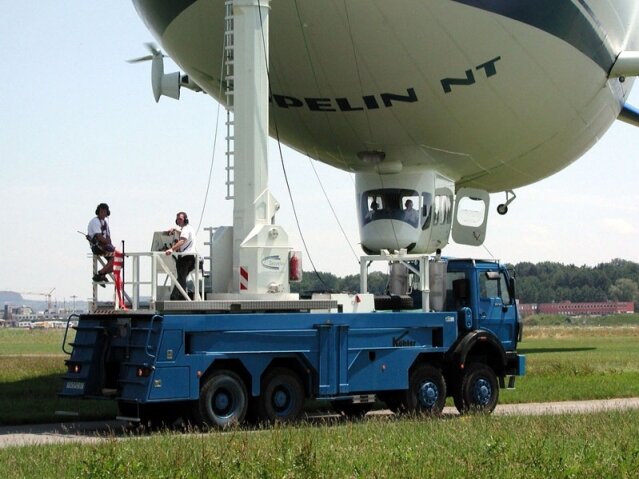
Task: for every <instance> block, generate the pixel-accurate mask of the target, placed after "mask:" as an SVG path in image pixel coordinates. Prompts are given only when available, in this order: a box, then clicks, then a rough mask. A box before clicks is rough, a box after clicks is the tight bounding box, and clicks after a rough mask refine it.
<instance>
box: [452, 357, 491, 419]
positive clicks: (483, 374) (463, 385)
mask: <svg viewBox="0 0 639 479" xmlns="http://www.w3.org/2000/svg"><path fill="white" fill-rule="evenodd" d="M453 399H454V401H455V407H456V408H457V410H458V411H459V413H460V414H466V413H469V412H470V413H486V414H490V413H491V412H493V411H494V410H495V407H496V406H497V401H499V386H498V384H497V375H496V374H495V371H493V369H492V368H491V367H490V366H488V365H486V364H483V363H471V364H469V365H468V367H467V368H466V371H465V372H464V375H463V376H462V377H461V380H460V382H459V385H458V387H457V389H456V390H455V393H454V394H453Z"/></svg>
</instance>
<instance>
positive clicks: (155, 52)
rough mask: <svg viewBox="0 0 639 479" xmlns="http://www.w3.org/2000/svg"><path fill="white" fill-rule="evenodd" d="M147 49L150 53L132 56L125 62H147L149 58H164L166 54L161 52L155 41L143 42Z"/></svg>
mask: <svg viewBox="0 0 639 479" xmlns="http://www.w3.org/2000/svg"><path fill="white" fill-rule="evenodd" d="M144 46H146V48H147V50H149V53H151V54H150V55H145V56H143V57H138V58H132V59H131V60H127V63H140V62H148V61H149V60H153V59H154V58H164V57H166V55H165V54H164V53H162V50H160V49H159V48H158V46H157V45H156V44H155V43H152V42H147V43H145V44H144Z"/></svg>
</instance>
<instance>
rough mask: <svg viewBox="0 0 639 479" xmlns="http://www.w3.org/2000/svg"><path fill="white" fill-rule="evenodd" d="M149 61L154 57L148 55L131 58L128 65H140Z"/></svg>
mask: <svg viewBox="0 0 639 479" xmlns="http://www.w3.org/2000/svg"><path fill="white" fill-rule="evenodd" d="M149 60H153V55H146V56H143V57H138V58H131V59H130V60H127V61H126V62H127V63H140V62H148V61H149Z"/></svg>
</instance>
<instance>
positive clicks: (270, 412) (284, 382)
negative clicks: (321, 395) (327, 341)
mask: <svg viewBox="0 0 639 479" xmlns="http://www.w3.org/2000/svg"><path fill="white" fill-rule="evenodd" d="M303 407H304V387H303V385H302V381H301V380H300V378H299V377H298V376H297V374H295V373H293V372H292V371H289V370H288V369H285V368H275V369H272V370H271V371H269V372H268V373H266V376H264V379H263V380H262V394H261V395H260V397H259V399H258V412H259V416H260V419H262V420H265V421H268V422H293V421H295V420H296V419H297V418H298V417H299V415H300V414H301V412H302V409H303Z"/></svg>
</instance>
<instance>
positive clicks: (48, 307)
mask: <svg viewBox="0 0 639 479" xmlns="http://www.w3.org/2000/svg"><path fill="white" fill-rule="evenodd" d="M54 291H55V288H52V289H51V291H49V292H48V293H34V292H31V291H27V292H20V294H21V295H22V294H30V295H36V296H44V297H45V298H47V312H48V313H50V312H51V295H52V294H53V292H54Z"/></svg>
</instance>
